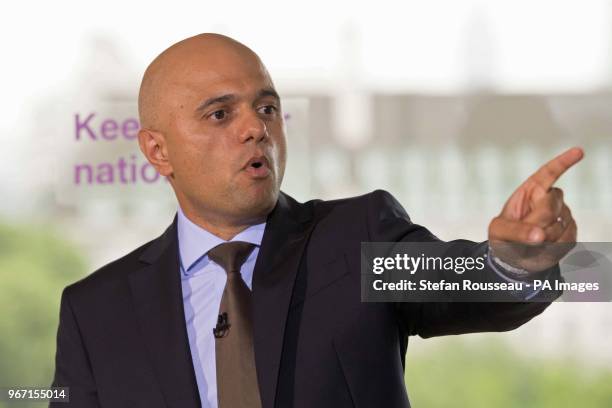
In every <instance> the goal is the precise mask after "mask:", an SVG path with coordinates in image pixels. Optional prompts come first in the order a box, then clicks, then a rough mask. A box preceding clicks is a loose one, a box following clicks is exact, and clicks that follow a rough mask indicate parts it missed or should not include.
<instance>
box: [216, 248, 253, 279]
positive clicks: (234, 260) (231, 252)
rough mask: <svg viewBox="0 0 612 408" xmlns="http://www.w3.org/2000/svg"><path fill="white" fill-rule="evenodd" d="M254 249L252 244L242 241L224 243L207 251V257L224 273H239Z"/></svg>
mask: <svg viewBox="0 0 612 408" xmlns="http://www.w3.org/2000/svg"><path fill="white" fill-rule="evenodd" d="M253 248H255V245H254V244H251V243H248V242H242V241H232V242H226V243H224V244H221V245H217V246H216V247H214V248H213V249H211V250H210V251H208V257H209V258H210V259H211V260H213V261H214V262H215V263H217V264H219V265H221V267H222V268H223V269H225V272H226V273H232V272H240V267H241V266H242V264H243V263H244V261H246V259H247V258H248V257H249V255H250V254H251V252H252V251H253Z"/></svg>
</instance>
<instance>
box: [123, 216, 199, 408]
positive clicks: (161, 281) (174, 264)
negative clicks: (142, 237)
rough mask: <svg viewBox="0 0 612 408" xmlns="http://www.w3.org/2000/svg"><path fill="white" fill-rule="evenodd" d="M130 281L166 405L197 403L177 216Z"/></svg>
mask: <svg viewBox="0 0 612 408" xmlns="http://www.w3.org/2000/svg"><path fill="white" fill-rule="evenodd" d="M140 261H141V262H143V264H144V267H143V268H142V269H138V270H135V271H132V272H131V273H130V274H129V276H128V280H129V285H130V289H131V293H132V298H133V301H134V307H135V310H136V316H137V320H138V323H139V326H140V327H139V328H140V330H141V332H142V338H143V343H144V344H143V345H144V347H145V349H146V350H147V351H148V353H149V356H150V360H151V361H152V363H153V368H154V372H155V376H156V378H157V379H158V381H159V383H160V386H161V390H162V392H163V394H164V397H165V400H166V403H167V404H168V406H169V407H181V408H183V407H185V408H195V407H200V399H199V394H198V388H197V383H196V380H195V374H194V369H193V362H192V360H191V353H190V350H189V341H188V338H187V328H186V324H185V314H184V311H183V301H182V299H183V296H182V291H181V282H180V275H179V258H178V239H177V234H176V218H175V220H174V222H173V223H172V225H171V226H170V227H169V228H168V229H167V230H166V232H165V233H164V234H163V235H162V236H161V237H159V238H158V239H157V240H155V241H153V243H152V244H151V245H150V246H149V247H148V248H147V250H146V251H145V252H144V253H143V255H142V256H141V257H140Z"/></svg>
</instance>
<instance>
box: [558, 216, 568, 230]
mask: <svg viewBox="0 0 612 408" xmlns="http://www.w3.org/2000/svg"><path fill="white" fill-rule="evenodd" d="M557 222H558V223H561V227H563V228H564V229H565V226H566V223H565V220H564V219H563V217H561V216H558V217H557Z"/></svg>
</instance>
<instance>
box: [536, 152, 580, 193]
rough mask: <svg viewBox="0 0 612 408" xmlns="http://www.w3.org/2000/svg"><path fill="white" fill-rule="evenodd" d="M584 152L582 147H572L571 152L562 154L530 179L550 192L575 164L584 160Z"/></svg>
mask: <svg viewBox="0 0 612 408" xmlns="http://www.w3.org/2000/svg"><path fill="white" fill-rule="evenodd" d="M583 156H584V152H583V151H582V149H581V148H580V147H572V148H571V149H569V150H566V151H565V152H563V153H561V154H560V155H558V156H557V157H555V158H554V159H552V160H551V161H549V162H548V163H546V164H545V165H543V166H542V167H540V168H539V169H538V171H536V172H535V173H533V174H532V175H531V177H529V178H530V179H531V180H532V181H535V182H536V183H537V184H538V185H539V186H540V187H542V188H543V189H544V190H549V189H550V188H551V187H552V186H553V184H555V181H557V180H558V179H559V177H561V175H562V174H563V173H565V172H566V171H567V169H569V168H570V167H572V166H573V165H574V164H576V163H578V162H579V161H580V160H582V157H583Z"/></svg>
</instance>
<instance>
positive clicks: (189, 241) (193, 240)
mask: <svg viewBox="0 0 612 408" xmlns="http://www.w3.org/2000/svg"><path fill="white" fill-rule="evenodd" d="M177 228H178V240H179V242H178V244H179V252H180V258H181V264H182V266H183V270H184V271H185V272H187V271H188V270H189V269H190V268H191V267H192V266H193V264H195V263H196V262H197V261H199V260H200V258H202V257H204V255H206V254H207V253H208V251H210V250H211V249H213V248H214V247H216V246H217V245H220V244H223V243H224V242H230V241H243V242H249V243H251V244H254V245H257V246H260V245H261V240H262V238H263V234H264V230H265V228H266V223H265V222H262V223H261V224H256V225H251V226H250V227H248V228H247V229H245V230H244V231H241V232H240V233H238V234H237V235H236V236H235V237H233V238H232V239H230V241H225V240H223V239H221V238H219V237H218V236H216V235H214V234H212V233H210V232H208V231H207V230H205V229H204V228H202V227H200V226H199V225H197V224H195V223H193V222H192V221H191V220H190V219H189V218H187V216H186V215H185V214H184V213H183V210H182V209H181V207H180V206H179V208H178V220H177Z"/></svg>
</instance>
